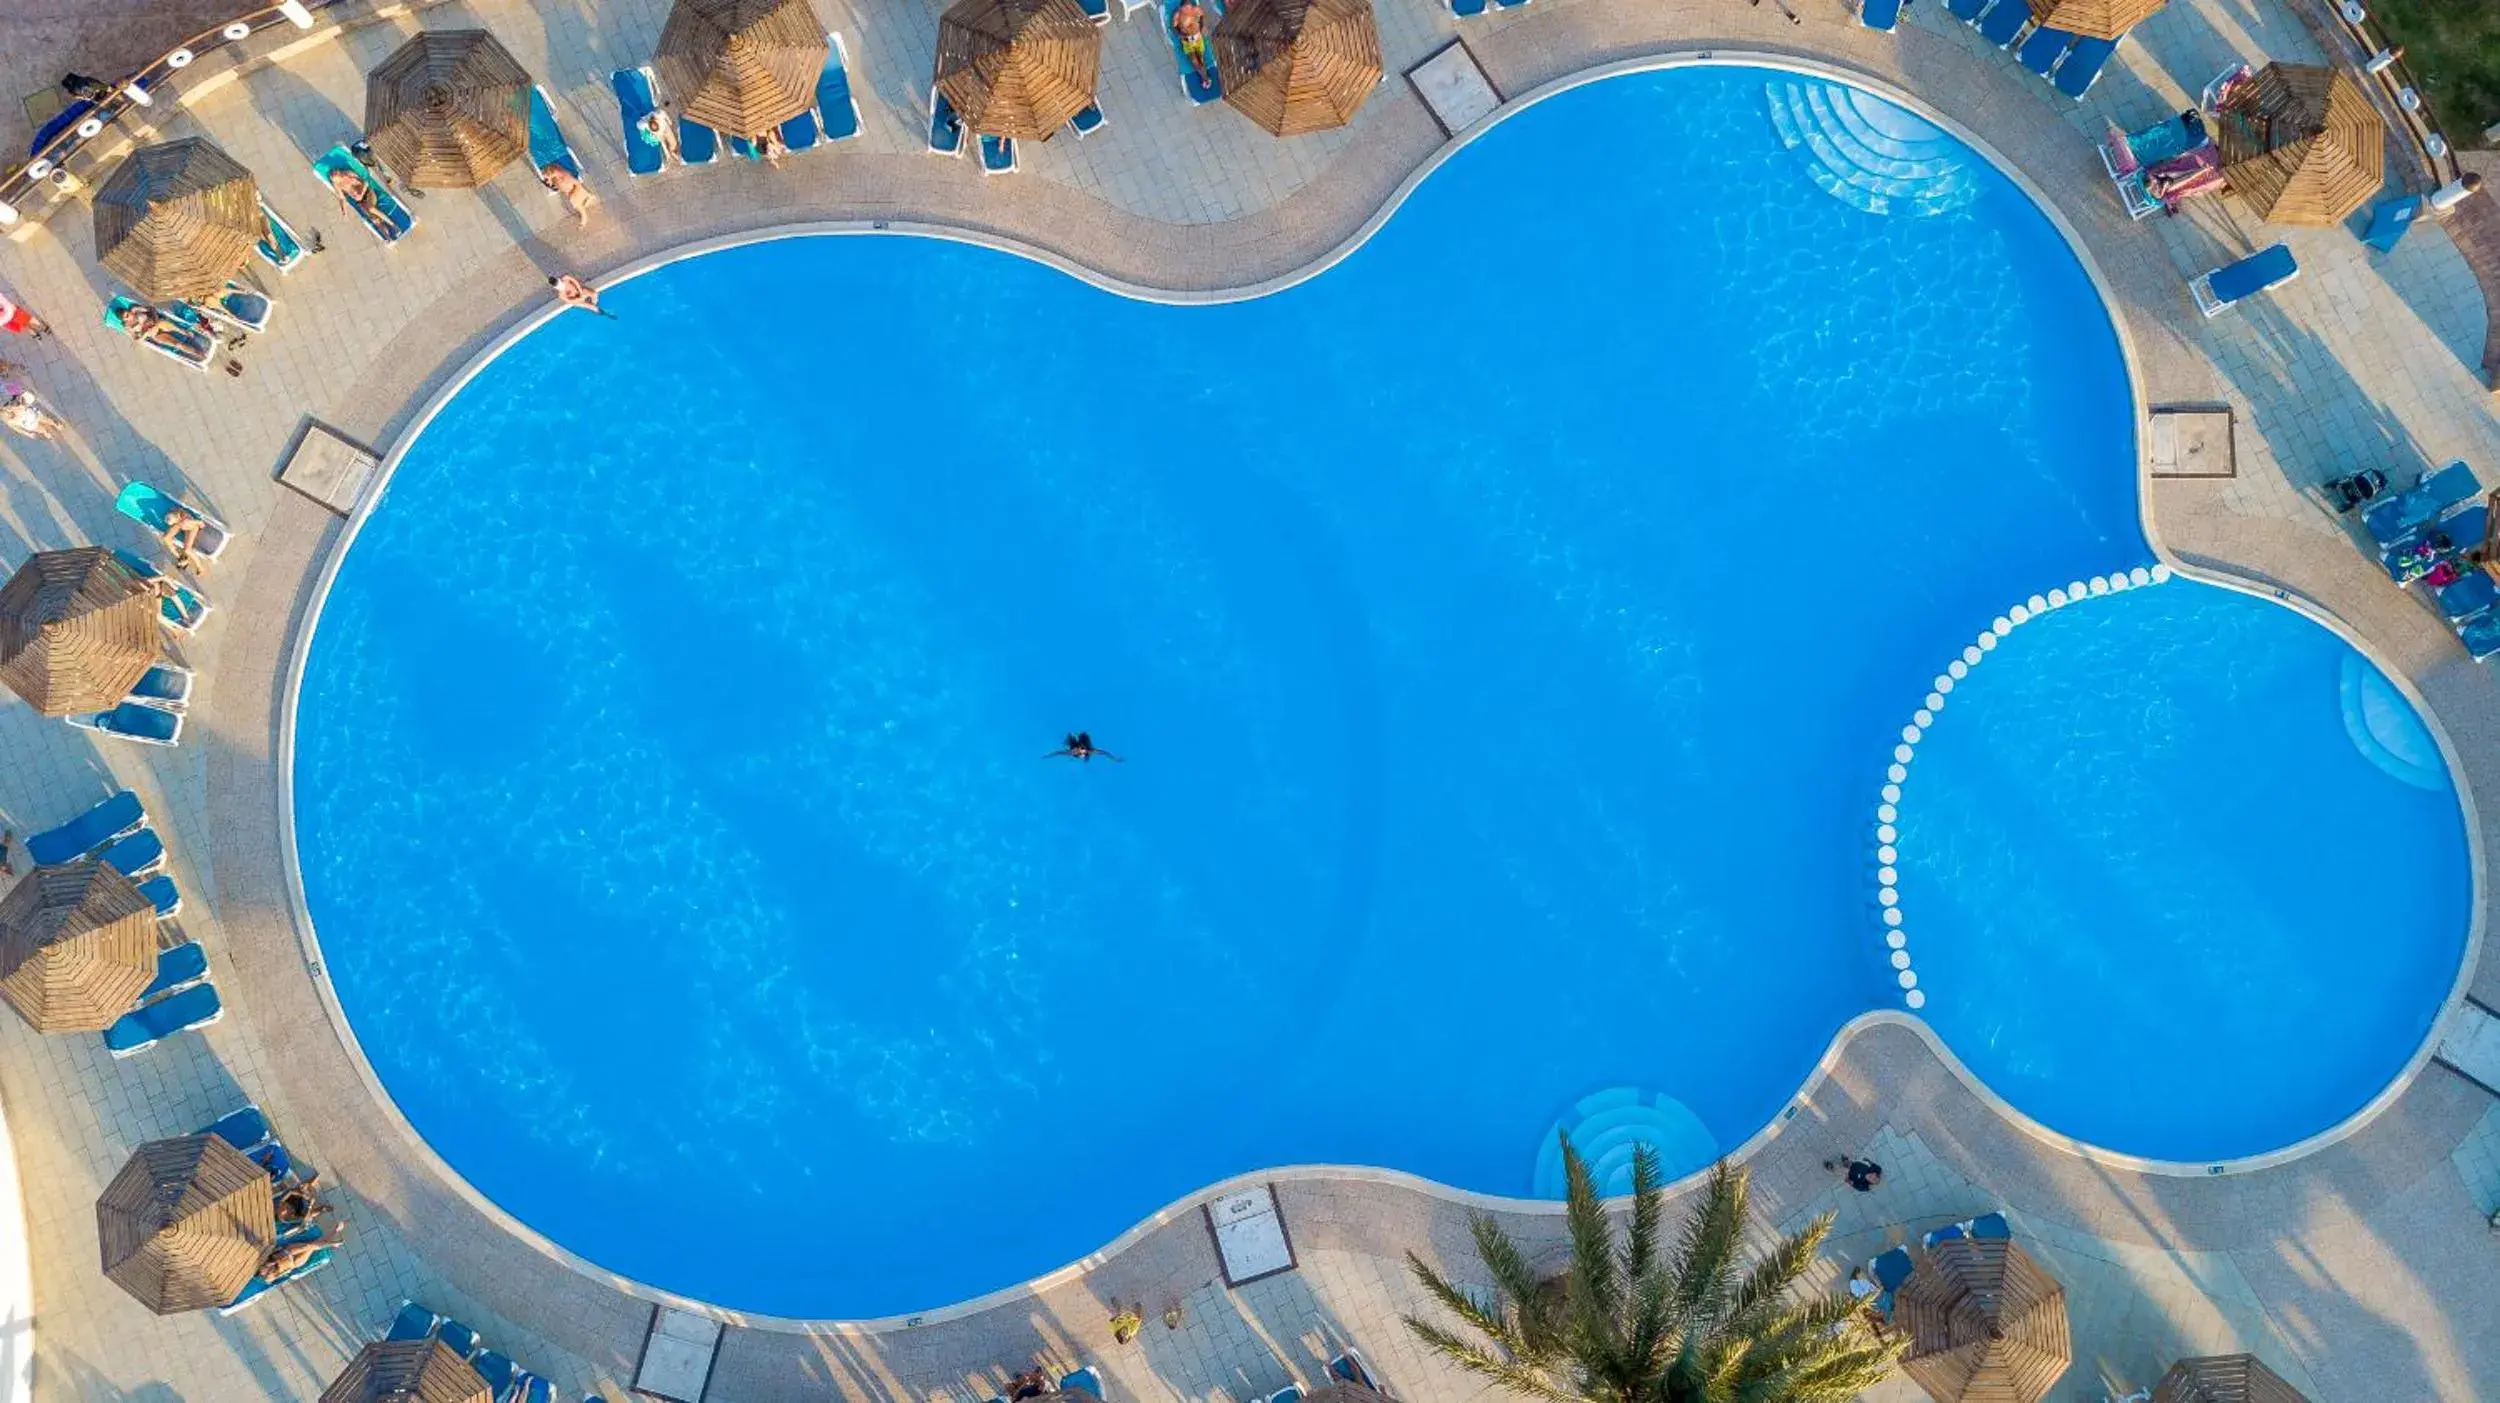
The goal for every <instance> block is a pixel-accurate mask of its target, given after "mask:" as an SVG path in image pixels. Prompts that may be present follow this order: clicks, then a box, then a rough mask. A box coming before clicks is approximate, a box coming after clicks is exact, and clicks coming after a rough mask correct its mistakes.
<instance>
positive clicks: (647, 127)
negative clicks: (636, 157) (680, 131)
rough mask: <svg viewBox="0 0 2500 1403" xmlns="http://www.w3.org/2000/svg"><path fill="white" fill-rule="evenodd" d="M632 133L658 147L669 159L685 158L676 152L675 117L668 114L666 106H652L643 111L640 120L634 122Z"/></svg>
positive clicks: (680, 159) (678, 159)
mask: <svg viewBox="0 0 2500 1403" xmlns="http://www.w3.org/2000/svg"><path fill="white" fill-rule="evenodd" d="M634 133H635V135H637V136H639V137H641V138H642V139H643V140H644V141H647V142H649V143H650V144H652V145H653V146H656V147H658V148H660V154H661V155H662V156H665V157H667V158H668V159H669V160H672V161H682V160H684V159H685V157H683V156H681V155H679V154H678V152H677V119H676V118H674V117H671V116H670V115H668V109H667V108H665V107H654V108H652V109H651V110H650V111H648V112H645V113H643V114H642V120H641V121H639V122H636V123H635V124H634Z"/></svg>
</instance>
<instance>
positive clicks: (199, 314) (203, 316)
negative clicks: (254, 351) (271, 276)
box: [171, 278, 278, 331]
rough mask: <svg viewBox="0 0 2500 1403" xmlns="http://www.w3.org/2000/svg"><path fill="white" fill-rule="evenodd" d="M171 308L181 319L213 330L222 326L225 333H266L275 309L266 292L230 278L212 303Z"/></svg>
mask: <svg viewBox="0 0 2500 1403" xmlns="http://www.w3.org/2000/svg"><path fill="white" fill-rule="evenodd" d="M171 305H172V307H173V309H174V310H175V311H176V312H178V313H182V314H183V319H184V320H186V321H189V322H191V323H192V324H194V325H197V326H204V327H207V328H209V329H210V330H212V331H214V330H216V329H218V328H221V327H222V328H224V329H226V330H228V331H267V330H268V329H269V314H270V313H272V312H274V311H276V310H277V309H278V304H277V302H276V301H275V300H274V299H272V298H271V297H270V296H269V294H268V293H265V292H263V291H261V290H260V289H259V288H256V287H246V286H244V285H243V284H242V283H239V282H236V281H235V280H234V279H232V278H228V279H227V280H226V285H225V287H224V288H223V289H221V290H219V292H218V294H217V296H216V299H215V300H214V301H209V302H189V301H184V302H175V303H173V304H171Z"/></svg>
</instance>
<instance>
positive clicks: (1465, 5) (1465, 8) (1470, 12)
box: [1450, 0, 1485, 19]
mask: <svg viewBox="0 0 2500 1403" xmlns="http://www.w3.org/2000/svg"><path fill="white" fill-rule="evenodd" d="M1484 5H1485V0H1450V13H1451V14H1454V15H1456V16H1458V17H1459V18H1460V19H1474V18H1475V17H1476V16H1478V15H1480V14H1483V13H1484Z"/></svg>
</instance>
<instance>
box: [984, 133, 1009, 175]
mask: <svg viewBox="0 0 2500 1403" xmlns="http://www.w3.org/2000/svg"><path fill="white" fill-rule="evenodd" d="M1015 173H1016V139H1015V138H1014V137H1012V136H991V135H990V134H989V133H987V132H983V133H982V134H981V174H983V175H1014V174H1015Z"/></svg>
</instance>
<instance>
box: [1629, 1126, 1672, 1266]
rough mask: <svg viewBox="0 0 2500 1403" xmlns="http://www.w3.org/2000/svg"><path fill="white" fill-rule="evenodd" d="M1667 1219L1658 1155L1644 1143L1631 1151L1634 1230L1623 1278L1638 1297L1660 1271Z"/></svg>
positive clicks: (1647, 1143)
mask: <svg viewBox="0 0 2500 1403" xmlns="http://www.w3.org/2000/svg"><path fill="white" fill-rule="evenodd" d="M1666 1216H1667V1195H1666V1190H1665V1188H1664V1186H1663V1184H1662V1181H1661V1179H1660V1171H1659V1168H1658V1151H1657V1150H1656V1149H1655V1148H1653V1147H1652V1146H1651V1145H1650V1144H1649V1142H1648V1141H1646V1140H1644V1141H1642V1142H1640V1143H1639V1144H1636V1145H1634V1146H1633V1147H1632V1230H1631V1233H1630V1235H1629V1236H1628V1237H1626V1238H1625V1240H1624V1244H1623V1277H1624V1280H1625V1281H1626V1282H1628V1283H1629V1284H1630V1285H1631V1288H1632V1290H1633V1291H1634V1292H1636V1293H1637V1292H1639V1291H1641V1290H1642V1289H1644V1288H1645V1287H1647V1286H1648V1284H1649V1279H1650V1277H1651V1276H1652V1275H1653V1274H1654V1273H1655V1272H1656V1271H1657V1270H1658V1230H1659V1228H1660V1226H1661V1225H1662V1224H1663V1223H1664V1222H1665V1221H1666Z"/></svg>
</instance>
